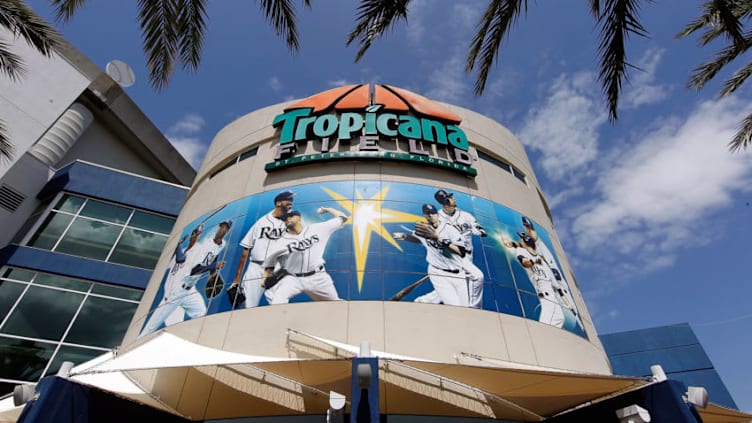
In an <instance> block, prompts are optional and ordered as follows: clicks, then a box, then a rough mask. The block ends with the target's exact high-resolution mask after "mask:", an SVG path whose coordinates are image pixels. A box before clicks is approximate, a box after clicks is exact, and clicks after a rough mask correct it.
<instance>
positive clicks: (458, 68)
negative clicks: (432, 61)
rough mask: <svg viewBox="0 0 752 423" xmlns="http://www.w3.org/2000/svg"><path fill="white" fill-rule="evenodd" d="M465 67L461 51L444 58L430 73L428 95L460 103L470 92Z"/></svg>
mask: <svg viewBox="0 0 752 423" xmlns="http://www.w3.org/2000/svg"><path fill="white" fill-rule="evenodd" d="M463 69H464V68H463V66H462V58H461V56H460V53H459V52H458V53H456V54H455V55H454V56H452V57H451V58H447V60H444V61H443V62H442V64H441V65H439V66H437V67H435V68H434V70H433V71H432V72H431V73H430V74H429V75H428V81H427V82H428V89H427V90H426V97H428V98H433V99H436V100H439V101H445V102H447V103H453V104H460V103H461V102H462V100H464V99H465V98H466V97H467V94H468V92H469V86H468V83H467V76H466V75H465V72H464V71H463Z"/></svg>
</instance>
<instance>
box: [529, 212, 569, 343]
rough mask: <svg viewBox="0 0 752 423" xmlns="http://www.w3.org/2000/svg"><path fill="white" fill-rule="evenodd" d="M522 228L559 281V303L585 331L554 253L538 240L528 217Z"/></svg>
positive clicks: (557, 291)
mask: <svg viewBox="0 0 752 423" xmlns="http://www.w3.org/2000/svg"><path fill="white" fill-rule="evenodd" d="M522 226H523V227H524V228H525V232H526V233H527V234H528V236H529V237H530V238H531V239H532V241H533V243H534V244H535V251H536V252H537V253H538V255H539V256H540V257H541V258H543V260H544V261H545V262H546V263H547V264H548V267H549V268H551V272H552V273H553V274H554V278H555V279H556V280H557V281H558V285H559V288H557V290H556V293H557V294H558V295H559V302H560V303H561V304H562V305H563V306H564V307H565V308H567V309H569V311H570V312H572V315H573V316H574V317H575V319H576V322H577V325H578V326H580V328H583V329H584V327H583V325H582V321H581V320H580V315H579V314H578V313H577V307H576V306H575V302H574V298H573V297H572V292H571V291H570V289H569V284H568V283H567V280H566V279H565V278H564V273H563V272H562V271H561V269H560V268H559V265H558V264H557V263H556V259H555V258H554V255H553V253H551V250H549V249H548V246H546V243H545V242H543V241H542V240H541V239H540V238H538V233H537V232H536V230H535V226H534V225H533V222H532V221H531V220H530V219H529V218H528V217H527V216H522Z"/></svg>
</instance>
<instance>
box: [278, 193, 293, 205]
mask: <svg viewBox="0 0 752 423" xmlns="http://www.w3.org/2000/svg"><path fill="white" fill-rule="evenodd" d="M294 195H295V193H294V192H292V191H290V190H287V191H282V192H280V193H279V194H277V195H276V196H275V197H274V203H275V204H276V203H277V202H279V201H289V200H292V197H293V196H294Z"/></svg>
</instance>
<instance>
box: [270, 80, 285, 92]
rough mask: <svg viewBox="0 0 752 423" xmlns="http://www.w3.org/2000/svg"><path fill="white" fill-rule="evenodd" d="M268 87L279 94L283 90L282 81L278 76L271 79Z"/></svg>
mask: <svg viewBox="0 0 752 423" xmlns="http://www.w3.org/2000/svg"><path fill="white" fill-rule="evenodd" d="M268 85H269V88H271V89H272V91H274V92H279V91H280V90H281V89H282V81H280V80H279V78H277V77H276V76H272V77H271V78H269V81H268Z"/></svg>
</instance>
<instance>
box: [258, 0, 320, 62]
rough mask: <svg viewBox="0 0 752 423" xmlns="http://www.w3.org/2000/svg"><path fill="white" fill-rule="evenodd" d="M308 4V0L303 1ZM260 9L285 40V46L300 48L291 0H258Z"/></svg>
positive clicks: (294, 48) (294, 49) (293, 48)
mask: <svg viewBox="0 0 752 423" xmlns="http://www.w3.org/2000/svg"><path fill="white" fill-rule="evenodd" d="M305 5H306V6H310V0H306V1H305ZM259 6H260V7H261V11H262V12H263V13H264V15H265V16H266V20H267V21H268V22H269V23H271V24H272V27H274V31H275V32H276V33H277V35H279V36H280V37H283V38H284V39H285V41H286V42H287V48H288V49H290V51H293V52H296V51H298V50H299V49H300V41H299V40H298V28H297V23H296V19H295V6H294V5H293V1H292V0H260V5H259Z"/></svg>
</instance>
